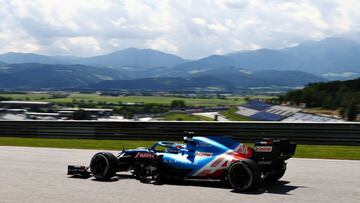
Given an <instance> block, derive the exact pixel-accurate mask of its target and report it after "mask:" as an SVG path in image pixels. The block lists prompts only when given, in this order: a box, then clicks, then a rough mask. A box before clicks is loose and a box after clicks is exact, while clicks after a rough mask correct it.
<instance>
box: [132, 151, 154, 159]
mask: <svg viewBox="0 0 360 203" xmlns="http://www.w3.org/2000/svg"><path fill="white" fill-rule="evenodd" d="M154 157H155V156H154V154H152V153H149V152H138V153H137V154H136V156H135V158H136V159H139V158H145V159H152V158H154Z"/></svg>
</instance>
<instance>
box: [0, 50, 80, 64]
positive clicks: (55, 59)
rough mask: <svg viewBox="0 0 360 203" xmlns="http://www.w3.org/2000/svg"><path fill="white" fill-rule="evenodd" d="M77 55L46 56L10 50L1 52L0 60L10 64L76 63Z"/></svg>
mask: <svg viewBox="0 0 360 203" xmlns="http://www.w3.org/2000/svg"><path fill="white" fill-rule="evenodd" d="M76 60H78V58H77V57H70V56H69V57H66V56H63V57H61V56H45V55H40V54H33V53H17V52H8V53H5V54H0V61H2V62H4V63H8V64H14V63H42V64H71V63H76V62H75V61H76Z"/></svg>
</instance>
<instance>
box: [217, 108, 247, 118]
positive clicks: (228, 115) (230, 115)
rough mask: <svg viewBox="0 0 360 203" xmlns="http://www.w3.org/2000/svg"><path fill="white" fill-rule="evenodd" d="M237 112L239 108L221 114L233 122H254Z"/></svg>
mask: <svg viewBox="0 0 360 203" xmlns="http://www.w3.org/2000/svg"><path fill="white" fill-rule="evenodd" d="M236 111H238V110H237V108H235V107H233V108H230V109H229V110H227V111H222V112H220V114H221V115H223V116H224V117H225V118H227V119H229V120H231V121H252V119H251V118H248V117H245V116H242V115H239V114H237V113H236Z"/></svg>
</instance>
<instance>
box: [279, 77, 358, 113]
mask: <svg viewBox="0 0 360 203" xmlns="http://www.w3.org/2000/svg"><path fill="white" fill-rule="evenodd" d="M281 100H283V101H287V102H291V103H295V104H298V103H306V105H307V106H309V107H322V108H326V109H338V108H343V109H347V108H349V106H351V105H354V104H355V105H359V104H360V78H357V79H354V80H347V81H332V82H326V83H324V82H323V83H313V84H309V85H307V86H306V87H305V88H303V89H301V90H294V91H290V92H288V93H287V94H286V95H284V96H283V97H281Z"/></svg>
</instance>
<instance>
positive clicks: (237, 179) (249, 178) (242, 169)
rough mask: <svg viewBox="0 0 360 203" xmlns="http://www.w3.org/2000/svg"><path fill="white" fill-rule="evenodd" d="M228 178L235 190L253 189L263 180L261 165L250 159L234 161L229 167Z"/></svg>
mask: <svg viewBox="0 0 360 203" xmlns="http://www.w3.org/2000/svg"><path fill="white" fill-rule="evenodd" d="M227 180H228V181H229V184H230V185H231V186H232V187H233V188H234V189H235V190H238V191H245V190H252V189H254V188H256V187H257V186H258V185H259V184H260V182H261V175H260V170H259V167H258V165H257V164H256V162H254V161H253V160H250V159H246V160H241V161H237V162H234V163H232V164H231V165H230V167H229V169H228V175H227Z"/></svg>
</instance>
